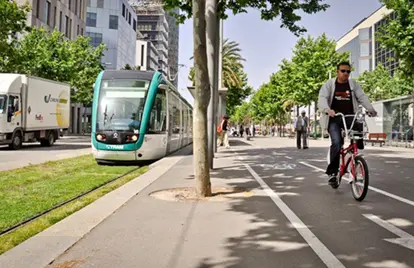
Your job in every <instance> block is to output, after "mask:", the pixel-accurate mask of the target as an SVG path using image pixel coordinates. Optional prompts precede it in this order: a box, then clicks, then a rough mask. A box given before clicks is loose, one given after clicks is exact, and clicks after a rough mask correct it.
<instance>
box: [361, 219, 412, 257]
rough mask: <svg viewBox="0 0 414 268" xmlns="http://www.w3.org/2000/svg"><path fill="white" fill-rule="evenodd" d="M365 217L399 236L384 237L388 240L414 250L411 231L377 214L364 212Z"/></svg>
mask: <svg viewBox="0 0 414 268" xmlns="http://www.w3.org/2000/svg"><path fill="white" fill-rule="evenodd" d="M362 215H363V216H364V217H365V218H367V219H369V220H371V221H373V222H375V223H376V224H378V225H379V226H381V227H383V228H385V229H387V230H388V231H390V232H391V233H393V234H395V235H396V236H399V238H392V239H384V240H385V241H388V242H390V243H394V244H397V245H400V246H403V247H406V248H408V249H411V250H414V237H413V236H412V235H410V234H409V233H407V232H405V231H403V230H401V229H399V228H397V227H396V226H395V225H393V224H391V223H389V222H387V221H384V220H383V219H381V218H380V217H378V216H375V215H373V214H362Z"/></svg>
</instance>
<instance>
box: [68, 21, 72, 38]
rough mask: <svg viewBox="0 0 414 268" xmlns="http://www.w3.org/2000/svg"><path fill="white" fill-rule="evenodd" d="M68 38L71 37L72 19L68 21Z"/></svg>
mask: <svg viewBox="0 0 414 268" xmlns="http://www.w3.org/2000/svg"><path fill="white" fill-rule="evenodd" d="M68 37H69V38H71V37H72V19H70V21H69V36H68Z"/></svg>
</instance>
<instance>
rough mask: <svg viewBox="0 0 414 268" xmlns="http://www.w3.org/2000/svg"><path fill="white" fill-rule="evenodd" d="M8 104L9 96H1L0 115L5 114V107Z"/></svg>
mask: <svg viewBox="0 0 414 268" xmlns="http://www.w3.org/2000/svg"><path fill="white" fill-rule="evenodd" d="M6 103H7V96H6V95H0V114H2V113H4V111H5V109H4V106H5V105H6Z"/></svg>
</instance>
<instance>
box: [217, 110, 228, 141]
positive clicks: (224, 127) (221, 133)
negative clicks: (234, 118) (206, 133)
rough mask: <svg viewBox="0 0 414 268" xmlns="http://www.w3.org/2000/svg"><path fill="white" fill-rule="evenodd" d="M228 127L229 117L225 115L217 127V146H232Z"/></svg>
mask: <svg viewBox="0 0 414 268" xmlns="http://www.w3.org/2000/svg"><path fill="white" fill-rule="evenodd" d="M228 128H229V117H228V116H227V115H225V116H224V117H223V119H222V120H221V122H220V125H219V126H218V127H217V134H218V135H217V147H219V146H222V145H224V146H225V147H226V148H230V143H229V135H228Z"/></svg>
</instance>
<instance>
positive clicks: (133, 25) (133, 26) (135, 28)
mask: <svg viewBox="0 0 414 268" xmlns="http://www.w3.org/2000/svg"><path fill="white" fill-rule="evenodd" d="M132 28H134V31H137V21H136V20H135V19H134V24H132Z"/></svg>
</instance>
